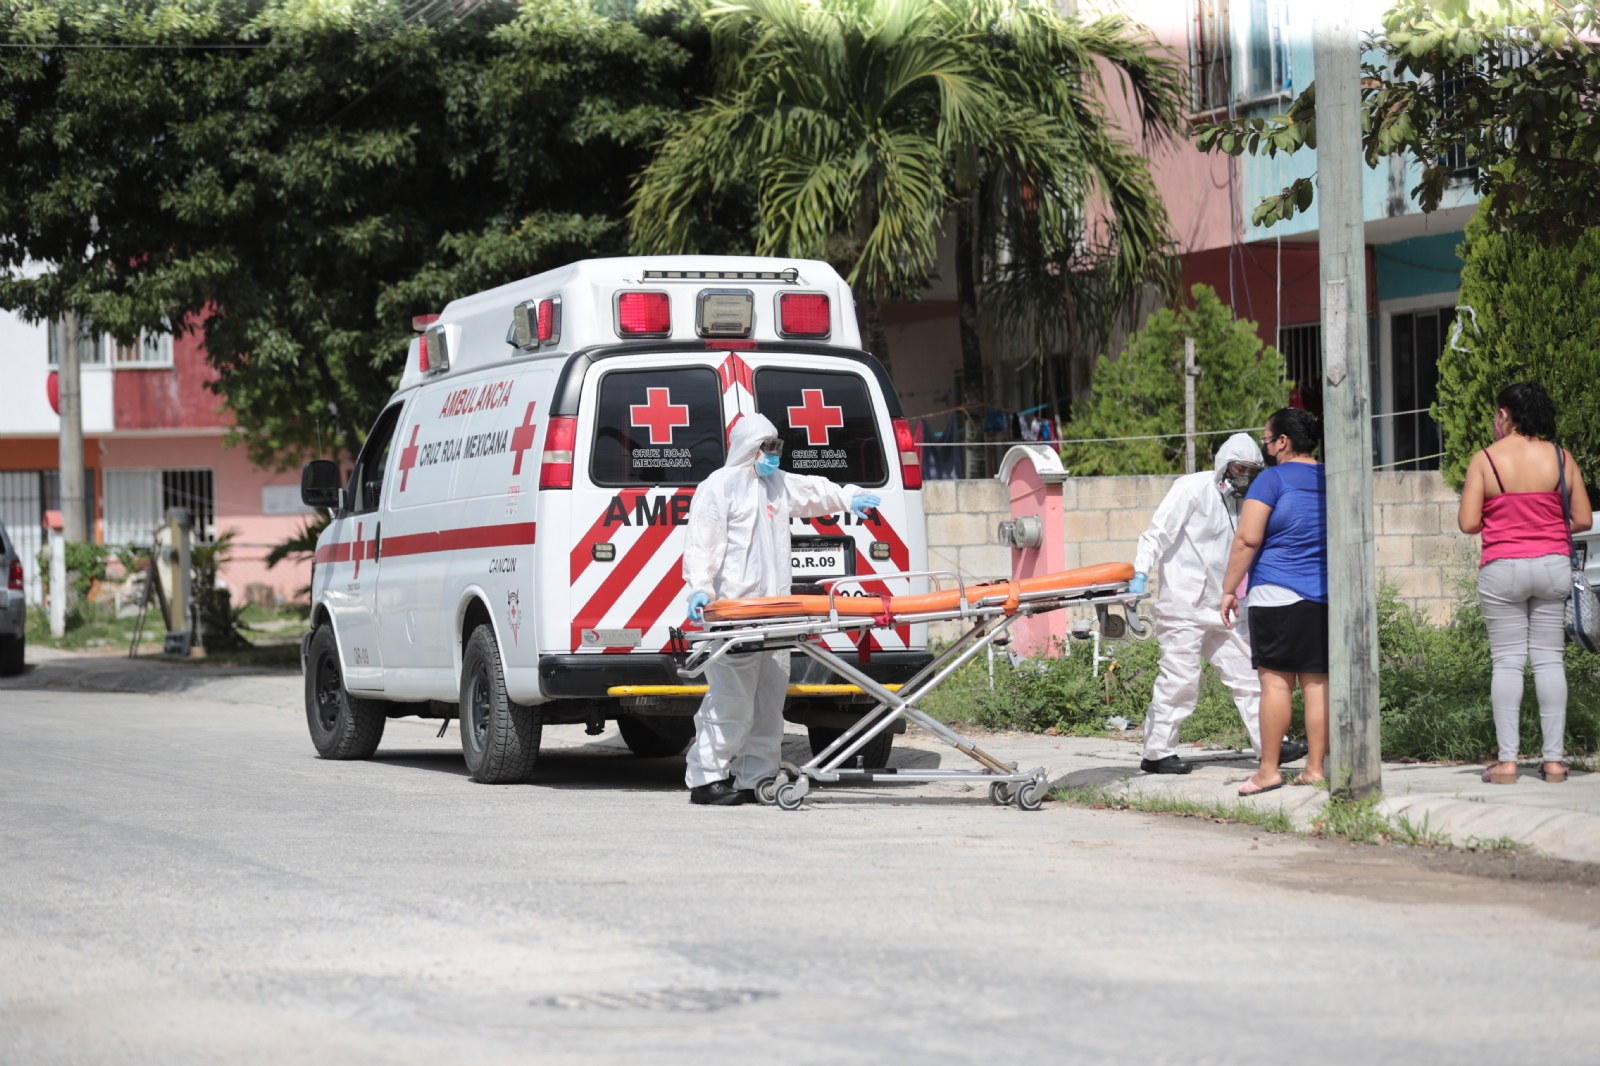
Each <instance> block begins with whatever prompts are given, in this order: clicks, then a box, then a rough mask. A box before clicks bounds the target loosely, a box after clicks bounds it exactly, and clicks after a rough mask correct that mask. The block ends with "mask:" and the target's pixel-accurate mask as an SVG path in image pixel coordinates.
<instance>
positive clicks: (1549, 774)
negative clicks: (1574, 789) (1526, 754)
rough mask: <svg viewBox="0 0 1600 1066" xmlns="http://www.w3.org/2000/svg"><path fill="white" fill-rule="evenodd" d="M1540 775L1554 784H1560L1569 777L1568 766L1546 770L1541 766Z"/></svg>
mask: <svg viewBox="0 0 1600 1066" xmlns="http://www.w3.org/2000/svg"><path fill="white" fill-rule="evenodd" d="M1539 776H1540V777H1542V778H1544V779H1545V780H1546V781H1548V782H1550V783H1551V784H1552V785H1559V784H1561V782H1563V781H1565V780H1566V779H1567V768H1566V767H1565V766H1563V767H1562V768H1561V769H1559V770H1546V769H1545V768H1544V767H1542V766H1541V767H1539Z"/></svg>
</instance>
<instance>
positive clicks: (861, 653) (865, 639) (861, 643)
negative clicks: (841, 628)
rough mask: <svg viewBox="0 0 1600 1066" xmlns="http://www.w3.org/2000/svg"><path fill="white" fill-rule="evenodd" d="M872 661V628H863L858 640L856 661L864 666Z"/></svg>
mask: <svg viewBox="0 0 1600 1066" xmlns="http://www.w3.org/2000/svg"><path fill="white" fill-rule="evenodd" d="M871 661H872V630H870V629H863V630H862V631H861V636H860V637H858V638H857V640H856V662H857V663H858V664H860V665H862V666H865V665H866V664H868V663H870V662H871Z"/></svg>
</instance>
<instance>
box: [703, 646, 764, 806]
mask: <svg viewBox="0 0 1600 1066" xmlns="http://www.w3.org/2000/svg"><path fill="white" fill-rule="evenodd" d="M706 684H707V686H708V688H707V689H706V695H705V698H704V699H703V700H701V701H700V710H699V711H698V712H697V713H696V714H695V716H694V744H693V745H691V746H690V748H689V756H688V759H687V760H686V763H687V765H686V767H685V769H684V774H683V779H684V781H685V782H687V783H688V785H689V787H690V788H694V787H695V786H697V785H709V784H711V783H712V782H713V781H721V780H722V779H723V778H726V777H732V778H733V779H734V787H735V788H755V787H756V785H757V783H759V782H760V781H761V779H762V778H763V777H767V776H769V775H771V774H775V773H777V772H778V761H779V755H780V753H781V752H782V750H783V701H784V699H785V698H786V697H787V696H788V694H789V649H787V648H785V649H783V650H782V651H767V652H756V653H752V654H748V655H738V654H731V653H730V654H728V655H724V656H723V657H722V658H720V659H718V660H717V661H716V662H714V663H712V664H711V665H710V666H708V667H706Z"/></svg>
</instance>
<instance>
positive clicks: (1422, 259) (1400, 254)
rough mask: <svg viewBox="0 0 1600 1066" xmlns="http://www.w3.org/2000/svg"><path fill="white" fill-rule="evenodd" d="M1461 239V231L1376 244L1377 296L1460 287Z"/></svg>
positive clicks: (1388, 297)
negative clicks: (1459, 251) (1457, 254)
mask: <svg viewBox="0 0 1600 1066" xmlns="http://www.w3.org/2000/svg"><path fill="white" fill-rule="evenodd" d="M1462 240H1463V236H1462V234H1460V233H1435V234H1431V235H1429V236H1427V237H1413V238H1411V239H1410V240H1408V241H1395V242H1393V243H1392V244H1379V245H1375V246H1373V249H1372V251H1373V255H1374V256H1375V258H1376V260H1377V262H1376V264H1375V265H1376V266H1377V271H1378V299H1379V300H1400V299H1404V298H1405V297H1408V296H1427V295H1428V294H1430V293H1435V292H1451V291H1452V290H1455V289H1459V288H1460V287H1461V266H1462V264H1461V260H1460V259H1458V258H1457V257H1456V247H1457V246H1458V245H1460V244H1461V242H1462Z"/></svg>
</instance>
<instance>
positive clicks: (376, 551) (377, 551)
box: [372, 522, 383, 562]
mask: <svg viewBox="0 0 1600 1066" xmlns="http://www.w3.org/2000/svg"><path fill="white" fill-rule="evenodd" d="M382 554H383V523H382V522H379V523H378V524H377V525H375V526H373V527H372V560H373V562H377V560H378V558H379V557H380V556H381V555H382Z"/></svg>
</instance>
